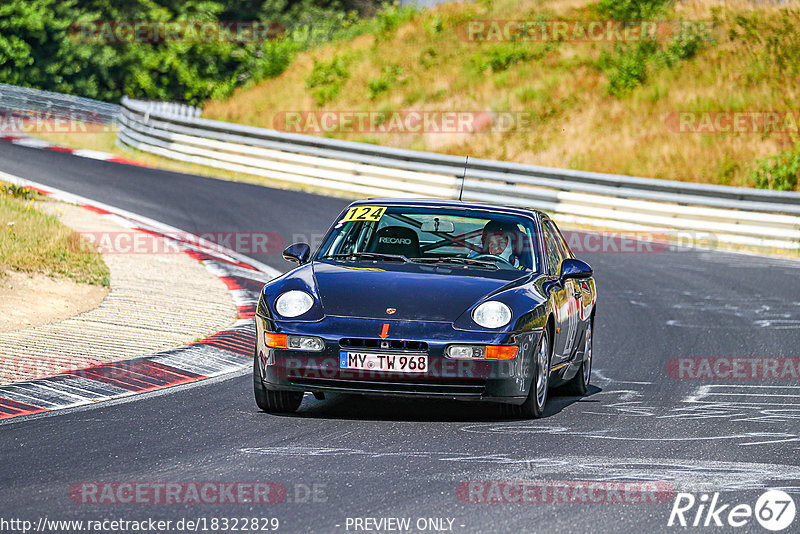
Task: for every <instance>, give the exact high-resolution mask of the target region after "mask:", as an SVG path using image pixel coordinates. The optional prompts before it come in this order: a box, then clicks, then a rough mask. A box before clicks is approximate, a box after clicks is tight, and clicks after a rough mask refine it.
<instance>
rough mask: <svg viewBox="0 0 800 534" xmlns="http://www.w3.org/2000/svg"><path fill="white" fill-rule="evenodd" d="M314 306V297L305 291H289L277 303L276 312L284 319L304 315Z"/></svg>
mask: <svg viewBox="0 0 800 534" xmlns="http://www.w3.org/2000/svg"><path fill="white" fill-rule="evenodd" d="M313 305H314V297H312V296H311V295H309V294H308V293H306V292H305V291H299V290H297V289H294V290H292V291H287V292H286V293H284V294H283V295H281V296H280V297H278V300H276V301H275V310H276V311H277V312H278V313H279V314H281V315H282V316H284V317H297V316H298V315H303V314H304V313H306V312H307V311H308V310H310V309H311V307H312V306H313Z"/></svg>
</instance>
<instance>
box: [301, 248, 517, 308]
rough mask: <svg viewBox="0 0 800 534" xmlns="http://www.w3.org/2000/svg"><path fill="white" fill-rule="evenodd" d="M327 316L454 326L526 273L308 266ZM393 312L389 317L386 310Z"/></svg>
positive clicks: (386, 265)
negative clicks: (472, 307)
mask: <svg viewBox="0 0 800 534" xmlns="http://www.w3.org/2000/svg"><path fill="white" fill-rule="evenodd" d="M313 270H314V279H315V282H316V286H317V291H318V294H319V297H320V300H321V303H322V308H323V309H324V312H325V314H326V315H338V316H348V317H368V318H380V319H397V320H422V321H447V322H454V321H455V320H456V319H457V318H458V317H459V316H460V315H462V314H463V313H464V311H466V310H467V309H469V308H470V307H471V306H473V305H474V304H475V303H476V302H478V301H480V300H482V299H484V298H485V297H487V296H489V295H491V294H492V293H495V292H497V291H499V290H501V289H503V288H504V287H506V286H508V285H510V284H512V285H513V282H514V281H516V280H519V279H520V278H525V277H527V274H523V273H520V272H519V271H512V270H503V269H498V270H496V271H488V270H485V269H472V268H466V269H465V268H462V267H451V266H434V265H419V264H411V263H403V264H389V263H380V264H375V263H368V262H356V263H329V262H326V261H315V262H314V263H313ZM390 308H391V309H394V310H396V311H395V312H394V313H392V314H390V313H388V312H387V309H390Z"/></svg>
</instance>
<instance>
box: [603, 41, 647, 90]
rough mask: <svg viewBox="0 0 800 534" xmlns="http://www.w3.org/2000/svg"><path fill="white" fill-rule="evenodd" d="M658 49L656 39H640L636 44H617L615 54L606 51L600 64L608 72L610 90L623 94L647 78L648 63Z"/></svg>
mask: <svg viewBox="0 0 800 534" xmlns="http://www.w3.org/2000/svg"><path fill="white" fill-rule="evenodd" d="M655 49H656V45H655V42H654V41H640V42H639V43H637V44H636V45H634V46H628V47H624V46H621V45H617V48H616V51H615V53H614V54H608V53H606V52H604V53H603V54H602V55H601V57H600V65H601V68H603V70H605V71H606V72H607V76H608V92H609V93H610V94H612V95H614V96H622V95H624V94H625V93H627V92H628V91H630V90H631V89H634V88H635V87H637V86H639V85H640V84H642V83H644V81H645V80H646V79H647V70H648V67H647V63H648V62H649V60H650V57H651V56H652V55H653V52H654V51H655Z"/></svg>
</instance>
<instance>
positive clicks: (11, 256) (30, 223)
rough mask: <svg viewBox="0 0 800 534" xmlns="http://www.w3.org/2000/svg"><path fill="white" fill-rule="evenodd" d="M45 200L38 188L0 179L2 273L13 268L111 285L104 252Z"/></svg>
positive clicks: (0, 266)
mask: <svg viewBox="0 0 800 534" xmlns="http://www.w3.org/2000/svg"><path fill="white" fill-rule="evenodd" d="M42 203H43V198H42V197H41V196H40V195H39V194H38V193H36V192H35V191H32V190H30V189H28V188H22V187H17V186H14V185H11V184H7V183H5V182H0V276H2V275H3V274H4V272H5V271H9V270H11V271H21V272H28V273H40V274H45V275H48V276H57V277H58V276H61V277H66V278H69V279H72V280H74V281H76V282H82V283H87V284H93V285H100V286H108V285H109V271H108V267H107V266H106V264H105V263H104V262H103V258H102V257H101V256H100V254H98V253H97V251H96V250H95V249H94V247H92V246H91V245H90V244H89V242H88V241H86V240H85V239H83V238H82V237H81V236H80V235H79V234H78V233H76V232H74V231H72V230H71V229H70V228H68V227H67V226H65V225H64V224H62V223H61V222H60V221H59V220H58V218H57V217H56V216H54V215H50V214H48V213H45V211H44V209H43V206H42Z"/></svg>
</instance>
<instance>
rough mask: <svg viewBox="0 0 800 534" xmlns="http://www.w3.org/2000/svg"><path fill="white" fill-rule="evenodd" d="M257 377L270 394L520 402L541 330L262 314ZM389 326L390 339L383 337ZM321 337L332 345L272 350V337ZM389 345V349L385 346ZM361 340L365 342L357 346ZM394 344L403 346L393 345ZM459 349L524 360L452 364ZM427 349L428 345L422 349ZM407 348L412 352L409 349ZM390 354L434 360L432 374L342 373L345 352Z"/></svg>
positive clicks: (258, 322) (258, 328)
mask: <svg viewBox="0 0 800 534" xmlns="http://www.w3.org/2000/svg"><path fill="white" fill-rule="evenodd" d="M255 321H256V332H257V342H256V358H257V360H258V362H257V366H256V369H257V372H260V375H261V376H260V377H256V378H257V379H258V378H260V379H261V381H262V383H263V384H264V386H265V387H266V388H267V389H272V390H286V391H311V392H324V391H335V392H347V393H364V394H374V395H396V396H414V397H431V398H447V399H458V400H486V401H494V402H504V403H513V404H520V403H522V402H523V401H524V400H525V398H526V397H527V394H528V389H529V387H530V384H531V381H532V376H533V371H534V369H533V365H534V360H533V354H534V353H535V349H536V346H537V344H538V342H539V337H540V335H541V329H537V330H531V331H526V332H514V333H496V332H474V331H463V330H456V329H454V328H453V325H452V324H451V323H443V322H424V321H386V320H381V319H361V318H348V317H332V316H327V317H325V318H324V319H323V320H322V321H318V322H313V323H306V322H296V323H292V322H273V321H268V320H265V319H263V318H261V317H258V316H257V317H256V319H255ZM386 324H388V325H389V327H388V337H386V339H385V340H383V339H381V338H380V335H379V334H381V333H382V332H383V331H384V328H385V327H384V325H386ZM268 326H269V331H270V332H274V333H279V334H290V335H291V334H293V335H304V336H315V337H319V338H322V339H323V340H324V342H325V347H324V349H323V350H322V351H320V352H305V351H300V350H292V349H273V348H269V347H267V346H266V343H265V340H264V332H265V331H267V329H268ZM381 341H385V342H386V343H383V346H384V348H381V346H380V345H381V343H380V342H381ZM353 342H357V343H360V345H359V346H353ZM387 344H388V345H391V346H394V347H398V348H390V347H386V345H387ZM451 344H475V345H512V344H513V345H518V346H519V350H518V352H517V356H516V358H514V359H513V360H506V361H493V360H474V359H469V360H465V359H451V358H447V357H446V356H445V348H446V347H447V346H448V345H451ZM420 346H422V347H423V348H420ZM399 347H410V348H407V349H405V350H404V349H402V348H399ZM342 350H346V351H354V352H367V353H371V354H389V355H400V356H402V355H421V354H425V355H427V356H428V369H427V370H426V371H425V372H423V373H420V372H414V373H400V372H385V371H366V370H351V369H342V368H340V367H339V355H340V351H342Z"/></svg>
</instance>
